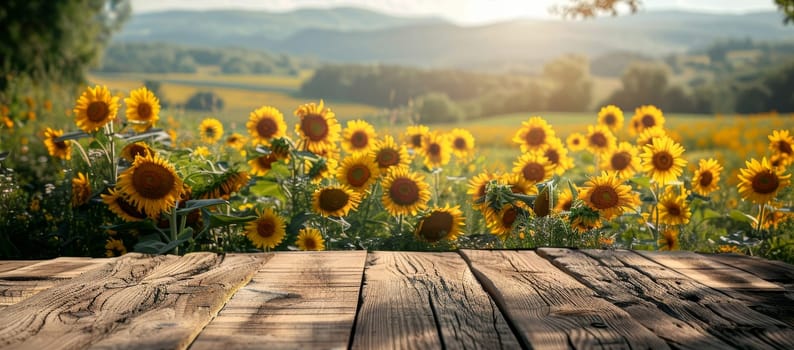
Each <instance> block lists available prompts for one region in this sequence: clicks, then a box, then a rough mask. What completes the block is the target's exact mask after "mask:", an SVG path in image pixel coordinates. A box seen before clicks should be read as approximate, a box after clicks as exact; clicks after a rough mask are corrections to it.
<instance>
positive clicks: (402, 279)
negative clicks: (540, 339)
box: [353, 252, 520, 349]
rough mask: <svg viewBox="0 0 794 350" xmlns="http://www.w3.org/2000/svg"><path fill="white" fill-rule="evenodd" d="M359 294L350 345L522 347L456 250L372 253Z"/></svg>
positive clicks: (474, 347) (388, 347)
mask: <svg viewBox="0 0 794 350" xmlns="http://www.w3.org/2000/svg"><path fill="white" fill-rule="evenodd" d="M361 299H362V305H361V311H360V312H359V315H358V320H357V327H356V332H355V338H354V339H353V348H354V349H433V348H450V349H463V348H466V349H515V348H519V347H520V345H519V343H518V340H517V339H516V337H515V336H514V335H513V333H512V331H511V330H510V327H509V325H508V324H507V322H506V321H505V319H504V317H503V316H502V314H501V312H500V311H499V309H498V307H497V306H496V304H495V303H494V301H493V300H491V299H490V298H489V297H488V295H487V294H486V292H485V291H484V290H483V289H482V287H481V286H480V285H479V283H478V282H477V280H476V278H475V277H474V275H473V274H472V273H471V271H470V270H469V268H468V266H467V265H466V262H465V261H464V260H463V259H462V258H461V257H460V255H458V254H457V253H413V252H375V253H371V254H370V258H369V263H368V266H367V269H366V275H365V285H364V287H363V290H362V295H361Z"/></svg>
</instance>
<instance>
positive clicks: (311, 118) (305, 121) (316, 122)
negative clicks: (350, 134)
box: [295, 100, 342, 154]
mask: <svg viewBox="0 0 794 350" xmlns="http://www.w3.org/2000/svg"><path fill="white" fill-rule="evenodd" d="M295 116H297V117H298V118H300V122H299V123H298V124H297V125H295V131H296V132H297V133H298V135H300V136H301V137H302V138H303V139H304V141H305V142H306V148H307V149H308V150H309V151H311V152H314V153H318V154H319V153H322V152H323V151H324V150H327V149H330V148H334V147H336V145H335V143H336V142H337V141H338V140H339V134H340V133H341V131H342V127H341V126H340V125H339V122H337V120H336V115H335V114H334V112H331V110H330V109H328V108H325V103H324V102H323V101H322V100H320V104H319V105H317V104H314V103H313V102H312V103H309V104H304V105H301V106H300V107H298V109H296V110H295Z"/></svg>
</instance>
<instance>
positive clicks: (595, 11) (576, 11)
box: [551, 0, 794, 24]
mask: <svg viewBox="0 0 794 350" xmlns="http://www.w3.org/2000/svg"><path fill="white" fill-rule="evenodd" d="M567 2H568V4H567V5H555V6H552V8H551V12H552V13H557V14H560V15H562V17H564V18H574V19H575V18H593V17H596V16H598V15H600V14H610V15H612V16H617V15H618V12H619V8H620V7H621V6H622V7H624V8H626V9H628V10H629V11H630V12H631V13H636V12H637V11H638V10H639V9H640V6H641V5H642V0H568V1H567ZM774 3H775V4H776V5H777V8H778V10H780V11H781V12H783V15H784V16H785V17H784V18H783V22H784V23H787V24H788V23H792V22H794V0H774Z"/></svg>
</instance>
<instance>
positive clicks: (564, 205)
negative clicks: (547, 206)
mask: <svg viewBox="0 0 794 350" xmlns="http://www.w3.org/2000/svg"><path fill="white" fill-rule="evenodd" d="M572 204H573V200H566V201H565V202H562V203H561V204H560V207H562V210H565V211H571V205H572Z"/></svg>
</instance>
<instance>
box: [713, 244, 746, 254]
mask: <svg viewBox="0 0 794 350" xmlns="http://www.w3.org/2000/svg"><path fill="white" fill-rule="evenodd" d="M717 253H722V254H744V252H743V251H742V249H741V248H739V247H737V246H735V245H728V244H721V245H719V246H718V247H717Z"/></svg>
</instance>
